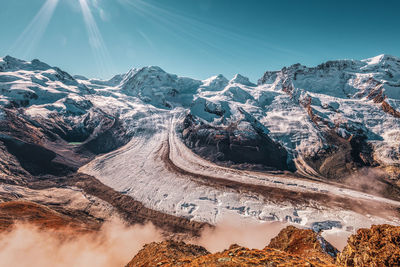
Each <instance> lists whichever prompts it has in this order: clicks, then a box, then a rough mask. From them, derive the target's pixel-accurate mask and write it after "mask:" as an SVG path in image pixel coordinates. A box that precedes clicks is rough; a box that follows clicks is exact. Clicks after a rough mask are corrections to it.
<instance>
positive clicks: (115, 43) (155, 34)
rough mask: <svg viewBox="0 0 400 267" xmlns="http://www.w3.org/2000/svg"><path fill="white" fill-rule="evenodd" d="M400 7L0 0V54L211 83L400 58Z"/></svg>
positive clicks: (84, 69) (94, 71)
mask: <svg viewBox="0 0 400 267" xmlns="http://www.w3.org/2000/svg"><path fill="white" fill-rule="evenodd" d="M399 10H400V1H397V0H393V1H390V0H386V1H367V0H364V1H344V0H340V1H329V0H320V1H312V0H303V1H300V0H293V1H288V0H279V1H267V0H246V1H244V0H240V1H239V0H12V1H11V0H0V25H1V26H0V36H1V37H0V38H1V41H0V56H4V55H6V54H10V55H12V56H15V57H18V58H22V59H27V60H31V59H34V58H39V59H40V60H42V61H44V62H46V63H48V64H50V65H53V66H59V67H61V68H62V69H64V70H66V71H68V72H70V73H71V74H82V75H85V76H88V77H100V78H110V77H111V76H113V75H114V74H117V73H125V72H127V71H128V70H129V69H130V68H132V67H142V66H147V65H157V66H160V67H162V68H163V69H164V70H166V71H167V72H170V73H176V74H178V75H181V76H189V77H193V78H198V79H205V78H208V77H210V76H212V75H216V74H220V73H221V74H223V75H225V76H226V77H227V78H231V77H232V76H233V75H234V74H235V73H241V74H243V75H245V76H248V77H250V78H251V79H252V80H253V81H256V80H257V79H258V78H259V77H261V75H262V74H263V72H264V71H265V70H277V69H280V68H282V67H283V66H288V65H291V64H294V63H298V62H299V63H302V64H305V65H309V66H312V65H317V64H319V63H321V62H323V61H326V60H329V59H342V58H354V59H362V58H368V57H372V56H376V55H378V54H382V53H386V54H391V55H395V56H400V16H399Z"/></svg>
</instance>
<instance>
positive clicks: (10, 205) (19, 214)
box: [0, 201, 100, 232]
mask: <svg viewBox="0 0 400 267" xmlns="http://www.w3.org/2000/svg"><path fill="white" fill-rule="evenodd" d="M16 223H22V224H26V225H27V224H29V225H31V226H35V227H38V228H40V229H42V230H46V231H49V230H60V231H65V230H66V229H70V230H71V231H78V232H88V231H94V230H96V229H98V228H99V226H100V225H99V224H95V223H91V222H88V221H80V220H78V218H72V217H70V216H66V215H64V214H61V213H59V212H57V211H55V210H52V209H50V208H48V207H46V206H43V205H40V204H37V203H33V202H29V201H9V202H4V203H0V232H2V231H8V230H11V229H12V227H13V226H14V225H15V224H16Z"/></svg>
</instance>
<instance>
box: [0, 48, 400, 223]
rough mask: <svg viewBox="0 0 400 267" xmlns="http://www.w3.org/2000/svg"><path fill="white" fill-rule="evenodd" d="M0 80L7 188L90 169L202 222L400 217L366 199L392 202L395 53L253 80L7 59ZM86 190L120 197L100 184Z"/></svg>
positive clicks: (156, 207)
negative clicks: (111, 72)
mask: <svg viewBox="0 0 400 267" xmlns="http://www.w3.org/2000/svg"><path fill="white" fill-rule="evenodd" d="M0 90H1V98H0V105H1V111H0V125H1V130H0V149H1V150H0V152H1V153H3V154H2V155H5V156H4V157H3V158H2V160H1V162H0V171H1V172H2V173H3V174H2V176H1V179H2V180H4V181H7V183H8V184H13V186H16V185H18V186H24V185H27V184H30V183H32V181H33V182H34V183H35V186H36V187H40V186H43V185H42V184H41V183H42V182H41V181H42V180H40V179H39V180H38V181H39V182H38V181H37V177H38V176H40V177H42V176H43V175H44V176H46V177H48V176H49V175H50V176H57V177H58V176H65V175H72V174H73V175H77V173H78V174H79V175H80V174H82V173H86V174H89V175H91V177H94V178H93V179H98V181H99V183H100V184H102V185H103V186H108V187H110V188H112V190H115V191H116V192H118V194H121V195H123V196H129V199H130V200H129V201H136V202H135V203H136V204H135V205H138V204H137V203H140V205H143V206H144V207H145V208H146V209H150V210H153V211H154V212H162V213H163V214H168V216H176V217H179V218H185V219H184V220H188V221H193V222H207V223H211V224H214V223H215V222H216V221H218V220H219V219H220V218H222V216H224V215H226V214H229V213H232V212H233V213H237V214H239V215H240V216H244V217H250V218H253V219H256V220H260V221H265V220H281V221H291V222H295V223H300V224H303V225H306V226H311V225H312V224H313V223H315V222H321V221H335V222H336V221H339V222H340V225H343V226H352V225H353V226H354V225H365V224H368V223H372V222H378V221H379V222H381V221H385V220H392V221H396V220H397V219H396V218H392V217H390V218H389V219H388V218H386V217H385V218H383V217H380V215H378V214H374V212H375V211H374V210H373V209H372V208H371V209H368V208H365V207H369V206H368V203H374V205H370V206H371V207H376V205H378V204H379V205H383V206H385V207H386V205H392V206H396V205H399V202H397V200H399V199H400V188H399V178H400V160H399V157H400V146H399V143H400V59H398V58H396V57H393V56H387V55H381V56H377V57H374V58H370V59H365V60H337V61H329V62H326V63H323V64H321V65H319V66H316V67H311V68H309V67H306V66H302V65H300V64H295V65H292V66H290V67H285V68H283V69H282V70H280V71H267V72H265V74H264V76H263V77H262V78H261V79H260V80H259V81H258V84H254V83H252V82H251V81H250V80H249V79H248V78H246V77H244V76H242V75H240V74H237V75H235V77H233V78H232V79H231V80H228V79H227V78H226V77H224V76H223V75H217V76H214V77H211V78H209V79H206V80H203V81H201V80H196V79H191V78H186V77H179V76H177V75H174V74H169V73H167V72H165V71H164V70H162V69H161V68H159V67H154V66H152V67H144V68H140V69H136V68H134V69H132V70H130V71H129V72H128V73H126V74H120V75H116V76H115V77H113V78H112V79H110V80H108V81H102V80H95V79H88V78H86V77H83V76H79V75H77V76H71V75H69V74H68V73H66V72H64V71H62V70H60V69H59V68H56V67H51V66H49V65H47V64H45V63H43V62H40V61H39V60H33V61H32V62H25V61H22V60H18V59H15V58H12V57H9V56H7V57H4V58H2V59H0ZM10 166H11V167H10ZM365 168H367V170H368V171H369V172H368V174H365V175H364V174H363V172H364V171H365ZM78 169H79V171H78ZM260 171H261V172H260ZM371 173H373V175H371ZM354 175H359V176H363V177H367V178H368V180H366V181H364V180H363V179H360V180H358V181H357V183H356V182H354V181H353V180H352V179H353V178H352V177H353V176H354ZM85 177H86V176H85ZM350 178H351V179H350ZM46 179H47V178H46ZM88 179H89V178H88ZM56 180H57V181H58V182H59V181H60V180H59V179H58V178H57V179H56ZM316 180H317V181H318V182H316ZM73 181H75V180H73ZM96 181H97V180H96ZM58 182H54V181H53V182H52V183H55V184H57V183H58ZM76 182H77V183H76V184H74V185H73V186H72V187H74V186H75V187H76V186H77V187H79V188H80V186H83V189H82V188H81V189H82V190H88V189H87V187H84V186H88V184H85V185H82V183H79V181H78V180H76ZM37 183H39V184H40V186H39V185H37ZM49 183H50V182H49ZM63 183H64V182H63ZM365 183H367V187H365V186H366V184H365ZM369 183H370V185H368V184H369ZM377 184H379V186H376V185H377ZM47 185H48V183H46V186H47ZM62 185H63V186H64V187H65V186H66V185H65V184H62ZM69 186H71V185H69ZM366 188H367V189H368V188H369V189H368V190H367V189H366ZM371 188H373V189H374V190H376V191H374V190H372V189H371ZM370 189H371V190H372V191H371V190H370ZM1 190H3V191H7V190H8V189H7V188H3V189H1V188H0V192H1ZM66 190H67V189H66ZM68 190H69V189H68ZM360 191H364V192H360ZM365 191H367V192H365ZM89 192H91V193H93V192H97V193H96V194H98V195H95V196H96V197H99V198H101V199H103V200H104V199H107V200H106V201H109V202H108V203H110V204H111V205H112V206H114V207H115V205H117V204H116V203H117V200H116V198H105V197H104V196H102V194H103V193H104V192H105V191H104V190H103V189H102V190H97V191H96V190H94V189H93V188H92V189H91V190H90V191H89ZM107 192H108V191H107ZM3 193H4V192H3ZM368 193H369V194H368ZM21 194H22V193H21ZM24 194H28V193H23V194H22V195H24ZM93 194H94V193H93ZM115 194H117V193H115ZM377 194H378V195H379V196H376V195H377ZM332 196H334V197H332ZM325 198H329V201H322V199H325ZM389 198H390V199H389ZM110 199H112V200H110ZM353 203H355V204H353ZM375 204H376V205H375ZM121 205H122V207H126V205H125V203H123V204H121ZM118 207H119V208H120V209H121V207H120V206H118ZM360 209H367V211H365V212H366V213H369V214H372V215H371V216H372V217H371V216H370V218H366V217H365V214H362V213H360V212H359V210H360ZM321 210H323V211H322V212H321ZM124 212H126V211H124ZM148 212H149V211H148V210H146V211H144V213H145V214H147V213H148ZM375 213H376V212H375ZM125 216H128V215H126V214H125ZM143 216H145V215H143ZM152 218H153V217H152ZM168 218H169V217H168ZM153 219H154V218H153ZM170 221H171V223H172V222H173V223H177V224H179V225H180V226H179V227H183V226H182V225H186V226H185V227H189V226H188V225H190V224H187V222H186V221H185V222H183V221H179V222H178V221H177V220H175V219H170ZM335 225H336V224H335ZM192 226H193V225H192ZM192 226H190V227H192ZM193 227H198V225H197V226H193ZM349 229H350V228H349Z"/></svg>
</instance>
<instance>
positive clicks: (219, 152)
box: [182, 114, 291, 170]
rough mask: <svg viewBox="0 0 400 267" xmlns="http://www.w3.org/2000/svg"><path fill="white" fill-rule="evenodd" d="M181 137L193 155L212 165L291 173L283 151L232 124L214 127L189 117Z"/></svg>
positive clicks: (274, 144) (266, 140) (256, 133)
mask: <svg viewBox="0 0 400 267" xmlns="http://www.w3.org/2000/svg"><path fill="white" fill-rule="evenodd" d="M182 138H183V140H184V142H185V144H186V145H187V146H188V147H189V148H191V149H192V150H193V151H194V152H195V153H197V154H198V155H200V156H202V157H204V158H206V159H208V160H211V161H213V162H216V163H222V164H226V165H231V166H233V167H239V168H240V166H243V167H244V166H246V167H250V168H257V169H264V170H291V168H290V166H289V165H288V162H287V161H288V156H287V151H286V150H285V149H284V148H283V147H282V146H280V145H279V144H277V143H275V142H273V141H272V140H271V139H270V138H269V137H268V136H267V135H264V134H261V133H260V132H257V131H256V130H255V131H252V132H244V131H240V130H239V129H238V128H237V127H236V126H235V125H231V126H229V127H214V126H211V125H207V124H203V123H201V122H199V121H197V120H196V118H194V117H193V116H192V115H190V114H189V115H188V116H187V117H186V118H185V120H184V122H183V131H182ZM241 164H242V165H241ZM251 165H252V166H251Z"/></svg>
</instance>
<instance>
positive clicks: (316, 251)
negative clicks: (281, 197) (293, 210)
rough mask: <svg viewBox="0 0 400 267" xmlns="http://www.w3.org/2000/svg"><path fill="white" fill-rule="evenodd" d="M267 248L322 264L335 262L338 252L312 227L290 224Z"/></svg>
mask: <svg viewBox="0 0 400 267" xmlns="http://www.w3.org/2000/svg"><path fill="white" fill-rule="evenodd" d="M267 248H273V249H277V250H281V251H284V252H287V253H290V254H293V255H297V256H300V257H302V258H306V259H309V260H312V261H315V262H318V263H321V264H332V263H334V256H336V254H337V252H338V251H337V249H335V248H334V247H333V246H332V245H331V244H329V243H328V242H327V241H326V240H325V239H323V238H322V237H321V236H320V235H318V234H317V233H315V232H314V231H312V230H311V229H298V228H296V227H294V226H288V227H286V228H285V229H283V230H282V231H281V232H280V233H279V234H278V235H277V236H276V237H274V238H273V239H272V240H271V242H270V243H269V245H268V246H267Z"/></svg>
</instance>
